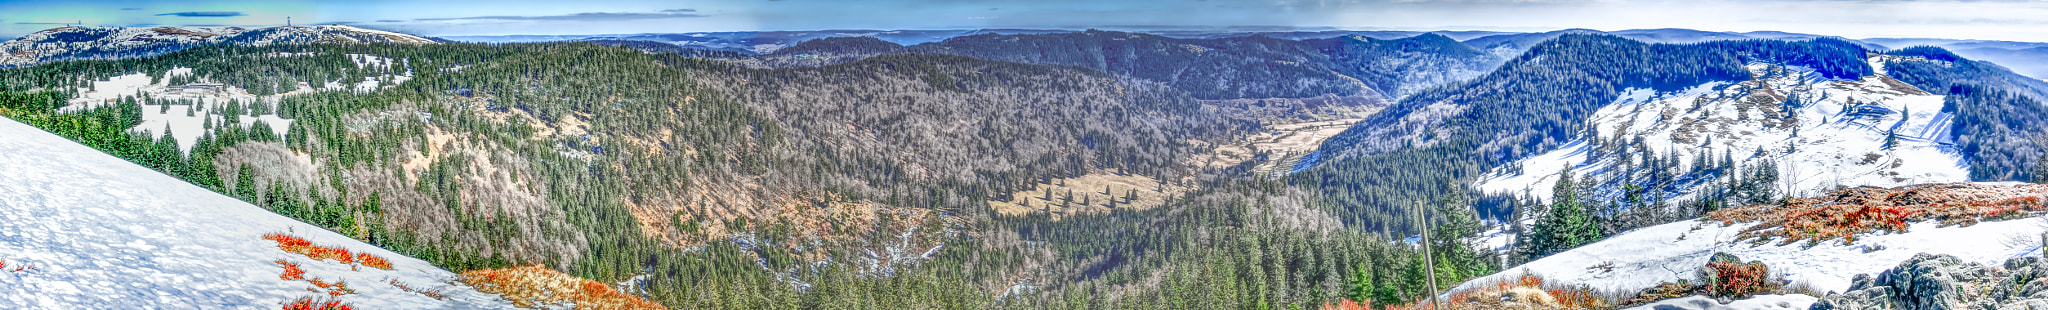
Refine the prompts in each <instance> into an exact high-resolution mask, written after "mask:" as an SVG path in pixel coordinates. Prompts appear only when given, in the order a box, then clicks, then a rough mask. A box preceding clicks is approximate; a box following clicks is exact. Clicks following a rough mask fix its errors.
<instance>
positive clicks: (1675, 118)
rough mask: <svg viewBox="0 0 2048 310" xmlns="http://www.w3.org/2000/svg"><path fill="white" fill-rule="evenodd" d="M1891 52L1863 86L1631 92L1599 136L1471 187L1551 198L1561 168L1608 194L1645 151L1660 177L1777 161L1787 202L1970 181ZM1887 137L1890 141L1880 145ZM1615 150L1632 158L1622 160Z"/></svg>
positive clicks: (1598, 124) (1772, 83)
mask: <svg viewBox="0 0 2048 310" xmlns="http://www.w3.org/2000/svg"><path fill="white" fill-rule="evenodd" d="M1887 57H1896V56H1885V55H1879V56H1876V57H1872V58H1870V63H1871V66H1873V67H1874V68H1876V69H1877V70H1878V72H1879V74H1878V75H1874V76H1867V77H1863V78H1862V79H1860V80H1838V79H1827V78H1823V77H1822V76H1821V75H1820V74H1818V73H1815V72H1813V70H1811V69H1808V68H1804V67H1797V66H1791V67H1780V66H1773V65H1766V64H1751V65H1749V66H1748V67H1749V70H1750V71H1751V72H1752V73H1753V74H1754V75H1755V76H1758V77H1759V78H1756V79H1752V80H1749V81H1743V82H1737V83H1729V82H1714V83H1708V84H1704V85H1697V86H1694V87H1691V88H1687V89H1684V90H1682V91H1675V92H1663V93H1660V92H1655V91H1651V90H1646V89H1633V90H1630V91H1628V92H1626V93H1624V94H1622V96H1621V97H1620V98H1618V99H1616V100H1615V101H1614V102H1613V103H1611V104H1608V105H1607V106H1605V107H1603V108H1601V109H1600V110H1599V111H1597V112H1595V113H1594V115H1593V116H1592V117H1591V118H1589V119H1588V120H1587V123H1588V125H1589V126H1590V127H1593V128H1595V129H1596V130H1597V131H1598V137H1599V138H1598V139H1600V140H1599V141H1587V140H1586V139H1583V138H1582V139H1580V140H1579V141H1575V142H1572V143H1569V144H1567V145H1565V146H1563V147H1560V148H1559V149H1556V150H1552V151H1550V152H1548V153H1544V154H1540V155H1536V156H1531V157H1529V158H1525V159H1522V160H1519V161H1517V162H1515V163H1511V164H1507V165H1503V166H1502V167H1497V168H1495V169H1494V170H1493V171H1492V172H1491V173H1489V174H1488V175H1486V176H1483V177H1481V178H1480V179H1479V180H1478V181H1476V182H1475V184H1473V185H1474V187H1475V188H1478V189H1479V190H1482V191H1485V192H1491V193H1504V194H1524V193H1526V194H1529V195H1530V196H1533V197H1534V198H1537V199H1544V200H1547V199H1549V198H1550V192H1551V187H1552V185H1553V184H1554V183H1556V182H1557V176H1558V174H1559V172H1560V171H1561V170H1563V169H1564V167H1565V166H1567V165H1570V166H1572V169H1573V170H1574V171H1576V173H1577V175H1580V176H1585V175H1588V174H1591V175H1593V176H1596V177H1597V178H1598V179H1601V180H1606V181H1607V182H1608V184H1603V185H1602V187H1604V192H1603V193H1601V194H1604V195H1613V194H1614V192H1615V188H1619V187H1620V185H1621V182H1618V180H1621V179H1623V178H1622V176H1624V175H1629V176H1632V178H1633V179H1637V180H1641V179H1644V178H1645V177H1646V176H1647V175H1648V174H1649V173H1650V172H1651V171H1649V169H1646V168H1645V167H1646V166H1649V163H1648V162H1647V161H1648V160H1649V159H1645V158H1644V157H1646V156H1643V155H1645V154H1655V156H1656V158H1658V159H1663V158H1666V157H1667V156H1675V157H1676V159H1677V160H1678V162H1677V163H1676V165H1671V166H1667V167H1672V168H1673V169H1666V170H1677V169H1683V168H1686V167H1692V166H1693V165H1694V164H1696V163H1698V162H1699V161H1700V160H1701V159H1702V158H1698V157H1700V155H1706V156H1710V157H1712V159H1716V160H1718V159H1721V158H1724V157H1726V158H1732V159H1733V160H1735V161H1738V162H1739V164H1740V165H1741V166H1743V167H1749V166H1755V165H1759V164H1762V163H1764V162H1767V161H1768V162H1774V163H1776V165H1777V168H1778V175H1779V176H1780V177H1779V180H1780V183H1781V184H1779V187H1780V190H1779V192H1780V193H1782V194H1788V195H1792V196H1805V195H1810V194H1817V193H1821V192H1826V191H1828V190H1833V189H1836V188H1840V187H1855V186H1865V185H1868V186H1882V187H1891V186H1899V185H1907V184H1921V183H1945V182H1960V181H1965V180H1967V179H1968V176H1969V172H1968V167H1967V166H1965V164H1964V163H1963V161H1962V158H1961V155H1960V154H1959V153H1957V152H1955V150H1954V149H1953V146H1952V142H1951V141H1949V140H1950V136H1951V135H1950V133H1949V131H1948V129H1949V128H1950V127H1951V123H1950V121H1951V120H1952V118H1953V117H1952V116H1951V115H1949V114H1947V113H1942V112H1941V107H1942V96H1939V95H1933V94H1929V93H1927V92H1925V91H1922V90H1920V89H1917V88H1914V87H1912V86H1910V85H1907V84H1905V83H1902V82H1898V81H1897V80H1893V79H1891V78H1889V77H1887V76H1885V75H1884V70H1883V66H1884V59H1885V58H1887ZM1907 113H1910V115H1906V114H1907ZM1891 133H1896V135H1897V137H1898V144H1897V146H1895V147H1892V148H1890V149H1886V148H1884V144H1885V141H1886V137H1887V135H1888V134H1891ZM1638 139H1639V140H1638ZM1634 141H1640V143H1639V144H1640V147H1638V146H1637V145H1636V144H1638V143H1635V142H1634ZM1602 146H1604V147H1606V148H1607V149H1606V150H1603V149H1602ZM1759 150H1761V151H1762V154H1761V155H1759ZM1618 152H1632V154H1630V155H1634V156H1633V157H1632V158H1628V159H1626V160H1624V159H1622V157H1621V156H1616V153H1618ZM1582 178H1583V177H1582ZM1707 181H1711V180H1678V182H1679V184H1672V185H1673V186H1671V187H1672V188H1671V189H1668V190H1667V191H1666V192H1665V193H1663V194H1664V196H1666V197H1667V198H1677V197H1683V196H1686V195H1688V194H1691V193H1692V188H1695V187H1700V186H1716V185H1710V184H1707ZM1638 183H1640V181H1638Z"/></svg>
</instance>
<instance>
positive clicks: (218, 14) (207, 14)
mask: <svg viewBox="0 0 2048 310" xmlns="http://www.w3.org/2000/svg"><path fill="white" fill-rule="evenodd" d="M245 15H247V14H242V12H234V11H200V12H173V13H163V14H157V15H156V16H177V17H235V16H245Z"/></svg>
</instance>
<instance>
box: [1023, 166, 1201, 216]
mask: <svg viewBox="0 0 2048 310" xmlns="http://www.w3.org/2000/svg"><path fill="white" fill-rule="evenodd" d="M1186 191H1187V188H1186V187H1182V186H1177V185H1173V184H1169V183H1167V182H1162V181H1159V180H1158V179H1153V178H1152V177H1148V176H1142V175H1136V174H1114V173H1103V172H1097V173H1090V174H1087V175H1083V176H1079V177H1073V178H1065V179H1055V180H1052V181H1051V182H1041V183H1038V184H1037V185H1035V186H1032V187H1031V189H1029V190H1025V191H1020V192H1016V193H1010V199H1009V200H1007V201H993V200H992V201H989V202H988V206H989V207H990V208H994V209H995V210H996V212H998V213H1002V214H1003V215H1010V216H1017V215H1024V214H1028V213H1031V212H1050V213H1053V214H1058V215H1066V216H1071V215H1077V214H1089V213H1107V212H1109V211H1110V210H1111V209H1135V210H1145V209H1151V208H1154V207H1158V206H1160V205H1164V204H1166V199H1167V197H1168V196H1173V195H1178V194H1180V193H1182V192H1186ZM1068 193H1072V199H1068Z"/></svg>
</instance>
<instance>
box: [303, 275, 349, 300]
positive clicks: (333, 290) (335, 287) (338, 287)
mask: <svg viewBox="0 0 2048 310" xmlns="http://www.w3.org/2000/svg"><path fill="white" fill-rule="evenodd" d="M306 283H312V284H313V287H316V288H319V290H327V295H328V296H341V295H348V294H355V293H356V290H354V289H349V288H348V282H342V281H334V282H333V283H328V282H327V281H321V280H320V278H313V279H312V280H306ZM306 290H308V291H313V292H319V290H316V289H306Z"/></svg>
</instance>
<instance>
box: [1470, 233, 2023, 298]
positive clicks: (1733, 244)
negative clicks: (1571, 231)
mask: <svg viewBox="0 0 2048 310" xmlns="http://www.w3.org/2000/svg"><path fill="white" fill-rule="evenodd" d="M1721 224H1722V223H1718V222H1702V221H1700V220H1688V221H1682V222H1676V223H1670V224H1664V225H1657V226H1651V227H1645V228H1642V229H1638V230H1635V231H1630V232H1628V233H1624V234H1621V235H1619V236H1614V237H1611V238H1608V239H1606V240H1602V241H1600V242H1595V243H1593V244H1589V245H1585V246H1581V247H1579V248H1576V249H1572V250H1570V251H1565V252H1563V253H1558V254H1556V255H1551V256H1549V257H1545V258H1543V259H1538V260H1536V261H1532V262H1529V263H1527V264H1523V265H1521V266H1516V267H1514V268H1509V269H1507V270H1505V271H1502V272H1500V273H1497V274H1494V275H1490V276H1487V277H1482V278H1480V279H1474V280H1473V281H1470V282H1467V283H1466V284H1464V285H1465V286H1471V285H1476V284H1474V283H1488V281H1489V280H1491V279H1509V278H1511V277H1516V276H1520V275H1522V274H1525V273H1534V274H1540V275H1542V276H1543V277H1545V278H1546V279H1548V280H1551V281H1557V282H1559V283H1570V284H1584V285H1588V286H1591V287H1593V288H1595V289H1600V290H1610V291H1631V292H1633V291H1639V290H1642V289H1644V288H1649V287H1652V286H1656V285H1657V284H1658V283H1664V282H1676V281H1678V280H1679V279H1687V280H1689V281H1690V280H1691V279H1693V274H1692V272H1693V271H1694V270H1696V269H1699V268H1700V266H1705V265H1706V263H1707V260H1708V259H1710V258H1712V256H1713V254H1714V252H1724V253H1729V254H1734V255H1735V256H1738V257H1741V258H1742V259H1743V260H1753V261H1760V262H1763V263H1764V264H1765V265H1768V266H1770V268H1771V272H1773V273H1777V274H1781V275H1783V276H1784V277H1785V278H1786V279H1788V280H1792V281H1795V282H1798V281H1805V282H1809V283H1812V284H1813V285H1814V287H1816V288H1818V289H1819V290H1820V291H1823V292H1825V291H1836V292H1840V291H1845V290H1847V289H1848V288H1849V284H1850V279H1851V278H1853V277H1855V276H1856V275H1857V274H1867V273H1876V272H1880V271H1884V270H1885V269H1889V268H1892V267H1894V266H1897V265H1898V263H1899V262H1902V261H1905V260H1906V259H1909V258H1912V257H1913V255H1915V254H1919V253H1933V254H1949V255H1955V256H1956V257H1959V258H1962V259H1963V260H1966V261H1971V262H1977V263H1981V264H1986V265H1996V264H2002V263H2004V262H2005V260H2006V259H2010V258H2013V257H2019V256H2021V255H2028V254H2036V255H2038V253H2039V252H2038V251H2039V250H2040V248H2039V246H2040V242H2039V241H2037V240H2035V239H2031V238H2034V236H2037V235H2039V234H2040V233H2041V232H2042V230H2043V229H2044V228H2048V222H2044V221H2043V220H2042V219H2040V218H2026V219H2017V220H2008V221H1997V222H1982V223H1978V224H1976V225H1972V226H1968V227H1937V226H1939V225H1938V224H1936V223H1933V222H1926V223H1915V224H1912V226H1911V227H1910V228H1908V229H1907V231H1908V232H1907V233H1899V234H1881V235H1866V236H1861V237H1858V238H1857V240H1856V243H1855V244H1854V245H1842V244H1841V242H1839V241H1836V242H1822V243H1820V244H1818V245H1814V246H1812V247H1807V244H1806V243H1803V242H1800V243H1794V244H1788V245H1778V242H1766V243H1764V244H1752V243H1751V242H1749V241H1741V242H1738V241H1736V234H1737V233H1738V232H1741V231H1742V230H1743V229H1745V228H1749V226H1751V225H1754V224H1744V223H1738V224H1735V225H1730V226H1722V225H1721ZM1465 288H1466V287H1462V286H1461V287H1460V288H1459V289H1465ZM1454 290H1455V289H1454Z"/></svg>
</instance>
